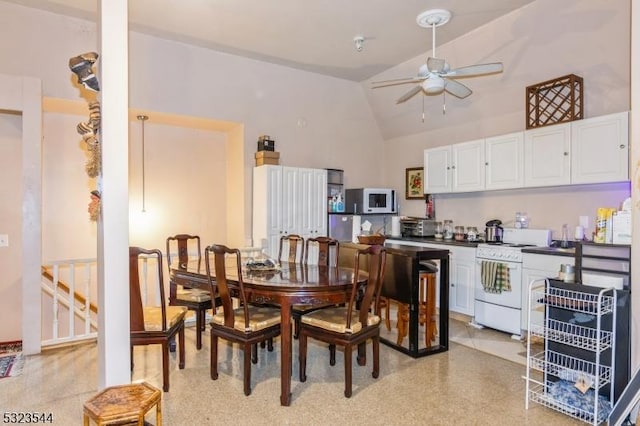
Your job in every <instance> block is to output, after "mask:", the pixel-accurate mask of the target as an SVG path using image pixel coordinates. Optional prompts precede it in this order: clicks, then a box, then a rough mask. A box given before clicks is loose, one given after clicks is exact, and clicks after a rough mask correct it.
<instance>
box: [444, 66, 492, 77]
mask: <svg viewBox="0 0 640 426" xmlns="http://www.w3.org/2000/svg"><path fill="white" fill-rule="evenodd" d="M502 70H503V67H502V62H493V63H489V64H478V65H470V66H468V67H461V68H454V69H452V70H449V71H448V72H447V73H446V74H444V75H443V77H449V78H459V77H475V76H477V75H486V74H496V73H499V72H502Z"/></svg>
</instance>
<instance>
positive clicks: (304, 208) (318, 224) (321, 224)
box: [298, 169, 327, 241]
mask: <svg viewBox="0 0 640 426" xmlns="http://www.w3.org/2000/svg"><path fill="white" fill-rule="evenodd" d="M298 171H299V180H300V192H299V196H300V199H299V204H300V206H301V209H300V216H299V232H300V236H302V237H303V238H304V239H305V241H306V240H307V239H308V238H316V237H319V236H326V235H327V208H326V205H327V171H326V170H324V169H299V170H298Z"/></svg>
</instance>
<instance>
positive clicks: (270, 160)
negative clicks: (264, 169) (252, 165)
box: [255, 151, 280, 166]
mask: <svg viewBox="0 0 640 426" xmlns="http://www.w3.org/2000/svg"><path fill="white" fill-rule="evenodd" d="M255 157H256V166H264V165H267V164H269V165H273V166H277V165H278V164H280V153H279V152H276V151H258V152H256V154H255Z"/></svg>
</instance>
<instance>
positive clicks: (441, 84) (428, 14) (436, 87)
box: [372, 9, 502, 104]
mask: <svg viewBox="0 0 640 426" xmlns="http://www.w3.org/2000/svg"><path fill="white" fill-rule="evenodd" d="M450 19H451V12H449V11H448V10H444V9H432V10H427V11H425V12H422V13H421V14H419V15H418V17H417V19H416V21H417V23H418V25H419V26H421V27H423V28H429V27H430V28H431V29H432V33H433V37H432V42H433V45H432V50H431V52H432V54H433V57H429V58H428V59H427V62H426V63H425V64H423V65H422V66H420V68H419V69H418V75H417V76H416V77H407V78H399V79H394V80H384V81H374V82H373V83H372V85H373V88H374V89H378V88H380V87H387V86H395V85H398V84H406V83H417V85H416V86H414V87H413V88H412V89H411V90H409V91H408V92H407V93H405V94H404V95H402V96H401V97H400V98H398V100H397V101H396V103H397V104H400V103H402V102H405V101H407V100H409V99H411V98H412V97H413V96H415V95H417V94H418V93H420V92H423V93H424V94H426V95H438V94H440V93H443V92H447V93H450V94H452V95H453V96H455V97H457V98H460V99H464V98H466V97H467V96H469V95H470V94H471V93H472V91H471V89H469V88H468V87H467V86H465V85H464V84H462V83H460V82H459V81H457V80H456V79H458V78H468V77H477V76H481V75H487V74H496V73H500V72H502V62H494V63H488V64H477V65H470V66H467V67H461V68H454V69H451V68H450V67H449V64H448V63H447V62H446V61H445V60H444V59H440V58H437V57H436V27H439V26H441V25H444V24H446V23H447V22H449V20H450Z"/></svg>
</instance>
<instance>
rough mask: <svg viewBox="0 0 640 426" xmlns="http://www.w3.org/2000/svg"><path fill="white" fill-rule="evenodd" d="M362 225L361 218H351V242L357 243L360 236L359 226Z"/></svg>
mask: <svg viewBox="0 0 640 426" xmlns="http://www.w3.org/2000/svg"><path fill="white" fill-rule="evenodd" d="M361 225H362V218H361V217H360V216H354V217H353V223H352V225H351V241H352V242H354V243H357V242H358V235H360V226H361Z"/></svg>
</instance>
